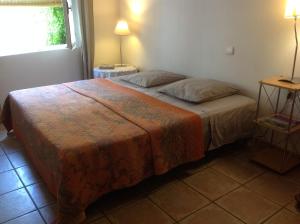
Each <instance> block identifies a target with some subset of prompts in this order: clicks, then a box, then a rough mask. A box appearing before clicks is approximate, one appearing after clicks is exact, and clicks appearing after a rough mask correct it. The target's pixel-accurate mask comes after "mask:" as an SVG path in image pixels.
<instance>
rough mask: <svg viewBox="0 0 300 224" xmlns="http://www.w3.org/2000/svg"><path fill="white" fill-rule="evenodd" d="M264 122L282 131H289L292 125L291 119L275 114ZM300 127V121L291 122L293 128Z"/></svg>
mask: <svg viewBox="0 0 300 224" xmlns="http://www.w3.org/2000/svg"><path fill="white" fill-rule="evenodd" d="M263 122H264V123H266V124H270V125H272V126H276V127H278V128H282V129H288V128H289V124H290V119H289V118H288V117H287V116H285V115H282V114H275V115H273V116H270V117H266V118H265V119H263ZM298 125H300V121H299V120H291V128H294V127H296V126H298Z"/></svg>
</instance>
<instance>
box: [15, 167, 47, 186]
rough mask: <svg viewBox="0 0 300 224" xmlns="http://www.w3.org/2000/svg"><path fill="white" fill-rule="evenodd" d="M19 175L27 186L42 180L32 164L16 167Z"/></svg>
mask: <svg viewBox="0 0 300 224" xmlns="http://www.w3.org/2000/svg"><path fill="white" fill-rule="evenodd" d="M16 171H17V173H18V175H19V177H20V178H21V180H22V182H23V183H24V184H25V186H28V185H31V184H35V183H38V182H40V181H41V178H40V176H39V175H38V174H37V173H36V171H35V170H34V168H33V167H31V166H28V165H27V166H22V167H20V168H18V169H16Z"/></svg>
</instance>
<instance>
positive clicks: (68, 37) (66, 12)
mask: <svg viewBox="0 0 300 224" xmlns="http://www.w3.org/2000/svg"><path fill="white" fill-rule="evenodd" d="M62 3H63V8H64V17H65V28H66V41H67V43H66V44H67V48H69V49H72V47H73V46H72V38H71V29H70V17H69V13H70V10H72V8H71V7H69V3H68V0H62Z"/></svg>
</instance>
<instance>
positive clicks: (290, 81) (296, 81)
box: [278, 77, 300, 85]
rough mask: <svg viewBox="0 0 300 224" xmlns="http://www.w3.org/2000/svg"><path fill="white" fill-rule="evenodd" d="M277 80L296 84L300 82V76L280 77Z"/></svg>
mask: <svg viewBox="0 0 300 224" xmlns="http://www.w3.org/2000/svg"><path fill="white" fill-rule="evenodd" d="M278 81H280V82H286V83H290V84H294V85H296V84H300V77H294V78H293V79H289V78H282V79H279V80H278Z"/></svg>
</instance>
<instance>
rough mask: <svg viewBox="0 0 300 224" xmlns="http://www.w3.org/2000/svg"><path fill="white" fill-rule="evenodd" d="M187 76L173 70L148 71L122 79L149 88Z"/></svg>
mask: <svg viewBox="0 0 300 224" xmlns="http://www.w3.org/2000/svg"><path fill="white" fill-rule="evenodd" d="M185 78H186V77H185V76H184V75H178V74H175V73H171V72H165V71H147V72H139V73H136V74H132V75H127V76H123V77H122V78H121V80H123V81H126V82H130V83H132V84H135V85H138V86H141V87H145V88H149V87H153V86H160V85H164V84H169V83H172V82H176V81H178V80H182V79H185Z"/></svg>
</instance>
